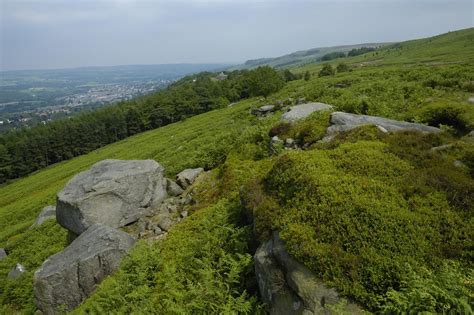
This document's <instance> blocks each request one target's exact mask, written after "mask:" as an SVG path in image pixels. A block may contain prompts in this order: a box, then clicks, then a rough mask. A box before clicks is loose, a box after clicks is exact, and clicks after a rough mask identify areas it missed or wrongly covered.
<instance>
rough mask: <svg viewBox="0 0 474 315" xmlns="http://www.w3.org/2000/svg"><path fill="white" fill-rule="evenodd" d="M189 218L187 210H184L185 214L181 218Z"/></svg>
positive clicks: (182, 213)
mask: <svg viewBox="0 0 474 315" xmlns="http://www.w3.org/2000/svg"><path fill="white" fill-rule="evenodd" d="M187 216H188V211H187V210H184V211H183V212H181V217H182V218H186V217H187Z"/></svg>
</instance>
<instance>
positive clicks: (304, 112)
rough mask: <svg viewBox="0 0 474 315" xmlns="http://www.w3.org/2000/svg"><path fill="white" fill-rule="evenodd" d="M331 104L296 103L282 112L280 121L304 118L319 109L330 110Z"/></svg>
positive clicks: (293, 120)
mask: <svg viewBox="0 0 474 315" xmlns="http://www.w3.org/2000/svg"><path fill="white" fill-rule="evenodd" d="M332 108H333V107H332V105H329V104H324V103H306V104H301V105H296V106H293V107H291V108H290V110H289V111H287V112H286V113H284V114H283V115H282V116H281V120H282V121H288V122H295V121H298V120H301V119H304V118H306V117H308V116H309V115H311V114H312V113H314V112H317V111H321V110H330V109H332Z"/></svg>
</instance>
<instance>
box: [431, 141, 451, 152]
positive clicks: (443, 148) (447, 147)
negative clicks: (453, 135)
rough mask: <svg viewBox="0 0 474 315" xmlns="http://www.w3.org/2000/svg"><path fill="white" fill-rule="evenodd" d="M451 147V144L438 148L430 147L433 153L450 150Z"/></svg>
mask: <svg viewBox="0 0 474 315" xmlns="http://www.w3.org/2000/svg"><path fill="white" fill-rule="evenodd" d="M453 146H454V144H452V143H448V144H443V145H440V146H437V147H432V148H431V151H434V152H439V151H444V150H447V149H450V148H452V147H453Z"/></svg>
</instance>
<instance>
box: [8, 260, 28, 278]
mask: <svg viewBox="0 0 474 315" xmlns="http://www.w3.org/2000/svg"><path fill="white" fill-rule="evenodd" d="M25 272H26V269H25V267H23V265H22V264H16V265H15V267H13V269H12V270H10V272H9V273H8V276H7V278H8V279H18V278H20V277H21V276H22V275H23V274H24V273H25Z"/></svg>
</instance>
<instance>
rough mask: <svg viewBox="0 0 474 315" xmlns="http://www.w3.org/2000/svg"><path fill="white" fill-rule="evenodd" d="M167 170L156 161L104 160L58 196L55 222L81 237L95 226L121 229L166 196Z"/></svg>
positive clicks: (75, 180)
mask: <svg viewBox="0 0 474 315" xmlns="http://www.w3.org/2000/svg"><path fill="white" fill-rule="evenodd" d="M163 171H164V168H163V167H162V166H161V165H160V164H158V163H156V162H155V161H153V160H129V161H120V160H104V161H102V162H99V163H97V164H94V165H93V166H92V168H91V169H90V170H88V171H85V172H82V173H79V174H78V175H76V176H74V178H73V179H72V180H71V181H69V183H68V184H67V185H66V187H65V188H64V189H63V190H62V191H61V192H60V193H59V194H58V198H57V205H56V219H57V221H58V223H59V224H60V225H62V226H63V227H65V228H66V229H68V230H70V231H72V232H74V233H75V234H78V235H79V234H81V233H82V232H84V231H85V230H86V229H87V228H88V227H89V226H91V225H92V224H94V223H102V224H105V225H108V226H110V227H114V228H117V227H122V226H125V225H127V224H129V223H132V222H134V221H136V220H138V219H139V218H140V217H143V216H144V215H146V213H147V212H148V211H149V209H150V208H153V207H155V206H157V205H158V204H160V203H161V202H162V201H163V200H164V199H165V198H166V196H167V193H166V179H165V178H164V177H163Z"/></svg>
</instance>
